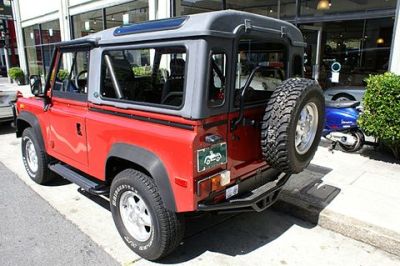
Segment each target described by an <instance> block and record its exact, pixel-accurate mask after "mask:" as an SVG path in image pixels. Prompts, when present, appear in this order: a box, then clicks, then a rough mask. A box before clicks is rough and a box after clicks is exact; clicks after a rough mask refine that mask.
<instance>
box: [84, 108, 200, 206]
mask: <svg viewBox="0 0 400 266" xmlns="http://www.w3.org/2000/svg"><path fill="white" fill-rule="evenodd" d="M102 108H107V107H102ZM107 109H108V110H113V109H114V108H112V107H109V108H107ZM119 111H121V110H119ZM124 113H131V114H132V113H135V114H136V115H138V114H140V112H137V111H124ZM150 115H151V114H150ZM146 116H149V113H148V112H146ZM151 116H153V117H159V118H161V117H163V115H157V114H153V115H151ZM163 118H165V117H163ZM176 119H177V120H182V121H183V120H184V119H183V118H178V117H176ZM185 121H186V122H187V120H185ZM192 124H193V129H192V130H189V129H183V128H178V127H173V126H169V125H162V124H157V123H153V122H147V121H141V120H136V119H132V118H127V117H121V116H116V115H111V114H104V113H100V112H94V111H89V112H88V113H87V120H86V129H87V140H88V142H87V145H88V159H89V168H90V173H91V174H92V175H93V176H95V177H98V178H99V179H101V180H105V179H106V176H105V169H106V168H105V167H106V162H107V158H108V154H109V152H110V150H111V148H112V146H113V144H116V143H124V144H132V145H134V146H138V147H141V148H143V149H146V150H148V151H150V152H152V153H153V154H154V155H156V156H157V157H158V158H159V159H160V160H161V161H162V163H163V164H164V167H165V168H166V170H167V173H168V177H169V182H170V184H171V188H172V191H173V193H174V196H175V203H176V209H177V211H180V212H182V211H191V210H194V208H195V206H194V199H195V198H194V197H195V193H194V191H195V190H194V185H193V171H194V170H193V169H194V168H193V165H195V163H194V156H193V142H194V139H195V137H196V129H195V128H196V127H195V122H193V121H192ZM132 159H133V160H134V158H132ZM176 178H178V179H180V180H186V184H187V186H186V187H185V186H182V185H178V184H177V183H176Z"/></svg>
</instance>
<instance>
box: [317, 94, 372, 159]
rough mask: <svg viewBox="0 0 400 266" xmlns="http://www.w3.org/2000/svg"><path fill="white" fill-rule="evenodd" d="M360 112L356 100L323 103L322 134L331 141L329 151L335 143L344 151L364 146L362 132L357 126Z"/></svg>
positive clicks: (357, 149)
mask: <svg viewBox="0 0 400 266" xmlns="http://www.w3.org/2000/svg"><path fill="white" fill-rule="evenodd" d="M360 112H361V108H360V102H358V101H327V102H326V103H325V127H324V130H323V132H322V136H323V137H324V138H326V139H328V140H330V141H331V147H330V148H329V150H330V151H332V150H334V149H335V147H336V145H337V144H339V146H340V147H341V148H342V149H343V150H344V151H346V152H356V151H359V150H360V149H361V148H362V147H363V146H364V144H365V137H364V133H363V132H362V131H361V130H360V128H359V127H358V126H357V119H358V116H359V114H360Z"/></svg>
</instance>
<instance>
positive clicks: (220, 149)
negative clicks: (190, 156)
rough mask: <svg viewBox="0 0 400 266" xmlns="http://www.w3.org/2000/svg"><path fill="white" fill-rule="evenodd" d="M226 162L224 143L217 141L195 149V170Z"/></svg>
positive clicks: (202, 169)
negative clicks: (217, 142)
mask: <svg viewBox="0 0 400 266" xmlns="http://www.w3.org/2000/svg"><path fill="white" fill-rule="evenodd" d="M224 163H226V143H225V142H223V143H219V144H216V145H213V146H210V147H207V148H204V149H201V150H198V151H197V171H198V172H201V171H204V170H206V169H208V168H211V167H214V166H216V165H219V164H224Z"/></svg>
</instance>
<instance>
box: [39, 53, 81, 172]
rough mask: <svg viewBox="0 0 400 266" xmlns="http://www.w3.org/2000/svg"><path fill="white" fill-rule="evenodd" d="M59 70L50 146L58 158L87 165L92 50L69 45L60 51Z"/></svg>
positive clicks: (55, 79)
mask: <svg viewBox="0 0 400 266" xmlns="http://www.w3.org/2000/svg"><path fill="white" fill-rule="evenodd" d="M57 56H58V61H56V62H57V63H56V68H57V70H56V73H54V72H53V75H55V77H54V81H53V84H52V88H51V93H52V96H51V97H52V98H51V106H50V108H49V110H48V112H47V116H48V118H49V125H50V126H49V128H48V129H47V130H49V132H50V138H49V143H48V144H49V147H50V151H51V153H52V154H53V156H55V157H56V158H59V159H61V160H63V161H64V162H66V163H68V164H70V165H72V166H75V167H77V168H82V167H83V168H84V167H86V166H87V164H88V158H87V140H86V114H87V112H88V102H87V91H88V82H87V81H88V78H87V77H88V71H89V50H88V49H82V48H80V49H71V48H70V49H68V50H61V51H59V52H58V53H57Z"/></svg>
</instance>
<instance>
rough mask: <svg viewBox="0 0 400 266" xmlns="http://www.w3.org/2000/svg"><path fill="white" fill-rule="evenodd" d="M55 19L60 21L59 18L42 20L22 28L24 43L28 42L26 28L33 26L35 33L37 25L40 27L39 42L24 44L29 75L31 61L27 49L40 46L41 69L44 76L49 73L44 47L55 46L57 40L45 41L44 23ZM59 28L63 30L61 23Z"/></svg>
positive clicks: (28, 73)
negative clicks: (43, 33)
mask: <svg viewBox="0 0 400 266" xmlns="http://www.w3.org/2000/svg"><path fill="white" fill-rule="evenodd" d="M53 21H58V20H57V19H52V20H49V21H45V22H41V23H36V24H32V25H29V26H26V27H24V28H22V38H23V43H24V44H26V43H27V41H26V35H25V30H26V29H27V28H30V27H33V33H34V31H35V29H34V27H35V26H37V27H38V30H39V44H35V45H24V50H25V64H26V66H27V75H28V76H30V70H29V61H28V52H27V51H28V50H27V48H35V49H37V48H39V49H40V57H41V59H42V66H41V70H42V71H43V76H44V78H46V75H47V71H46V57H45V55H44V49H43V47H44V46H49V47H50V46H53V45H54V44H55V43H57V42H53V43H43V35H42V24H45V23H49V22H53ZM57 30H59V31H61V25H60V24H59V28H58V29H57ZM60 41H61V40H60ZM49 63H51V58H50V61H49Z"/></svg>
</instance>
